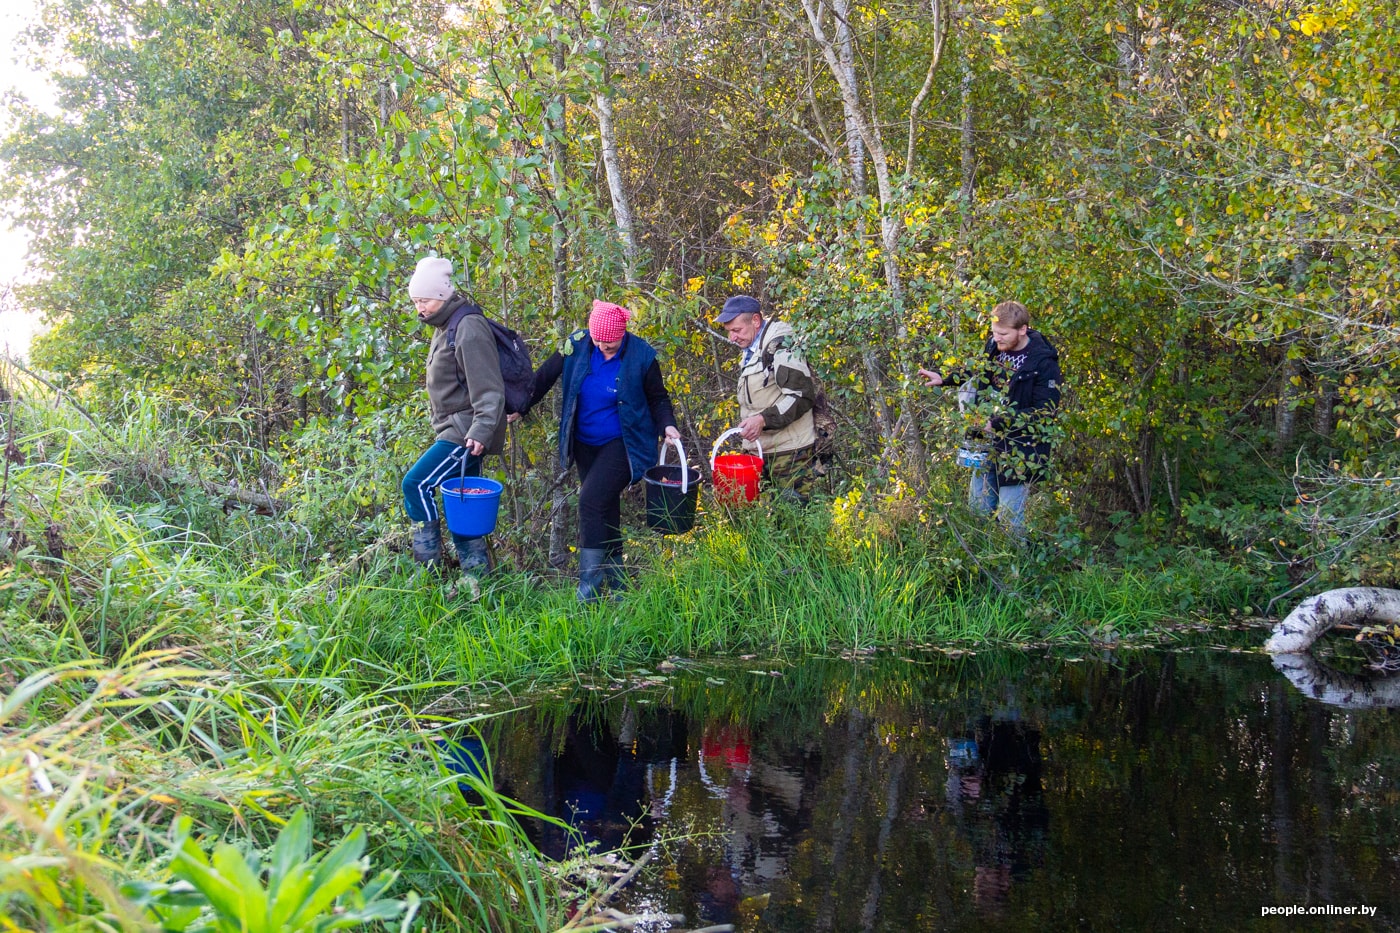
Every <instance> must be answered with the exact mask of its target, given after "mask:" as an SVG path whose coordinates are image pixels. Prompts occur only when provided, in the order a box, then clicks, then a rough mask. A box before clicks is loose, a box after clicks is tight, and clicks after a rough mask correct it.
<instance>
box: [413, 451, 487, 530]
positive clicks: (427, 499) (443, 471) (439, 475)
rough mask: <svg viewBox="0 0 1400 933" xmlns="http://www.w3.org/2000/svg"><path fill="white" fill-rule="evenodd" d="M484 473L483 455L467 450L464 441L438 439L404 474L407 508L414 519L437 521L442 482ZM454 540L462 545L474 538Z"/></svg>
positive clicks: (416, 520)
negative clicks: (482, 471)
mask: <svg viewBox="0 0 1400 933" xmlns="http://www.w3.org/2000/svg"><path fill="white" fill-rule="evenodd" d="M480 475H481V457H480V456H478V455H476V454H472V453H467V448H465V447H463V446H462V445H461V444H454V443H452V442H451V441H436V442H434V444H433V446H431V447H429V448H428V449H427V451H426V452H424V454H423V456H421V457H419V458H418V462H417V463H415V464H414V465H413V466H411V467H409V468H408V472H407V473H405V474H404V477H403V484H402V487H401V488H402V489H403V510H404V511H405V512H407V513H408V517H409V519H411V520H412V521H415V522H435V521H437V520H438V504H437V488H438V486H439V485H441V483H442V481H443V480H445V479H451V478H452V477H454V476H480ZM452 540H453V541H455V542H456V543H457V544H458V545H461V544H462V543H463V542H465V541H470V540H472V539H471V538H463V537H459V536H457V535H453V536H452Z"/></svg>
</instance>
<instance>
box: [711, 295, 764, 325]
mask: <svg viewBox="0 0 1400 933" xmlns="http://www.w3.org/2000/svg"><path fill="white" fill-rule="evenodd" d="M762 310H763V308H762V306H761V305H759V303H758V299H757V298H751V297H749V296H748V295H735V296H734V297H733V298H731V299H729V300H728V301H726V302H725V303H724V308H723V309H721V310H720V312H719V322H720V323H721V324H728V323H729V322H730V321H732V320H734V319H735V318H736V317H738V316H739V315H741V314H759V313H760V312H761V311H762Z"/></svg>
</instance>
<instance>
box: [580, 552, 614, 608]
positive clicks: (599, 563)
mask: <svg viewBox="0 0 1400 933" xmlns="http://www.w3.org/2000/svg"><path fill="white" fill-rule="evenodd" d="M606 559H607V551H604V550H603V549H602V548H600V547H581V548H579V549H578V601H579V602H581V603H591V602H595V601H597V599H598V596H599V595H600V593H599V591H600V590H601V589H602V586H603V561H604V560H606Z"/></svg>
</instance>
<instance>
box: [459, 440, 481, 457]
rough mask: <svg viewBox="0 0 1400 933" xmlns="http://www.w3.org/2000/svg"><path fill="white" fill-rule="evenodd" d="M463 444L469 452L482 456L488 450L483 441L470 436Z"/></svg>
mask: <svg viewBox="0 0 1400 933" xmlns="http://www.w3.org/2000/svg"><path fill="white" fill-rule="evenodd" d="M462 446H463V447H465V448H467V453H469V454H473V455H475V456H477V457H480V456H481V455H482V454H483V453H485V452H486V445H485V444H483V443H481V441H474V440H472V439H471V438H470V437H469V438H467V439H466V440H464V441H462Z"/></svg>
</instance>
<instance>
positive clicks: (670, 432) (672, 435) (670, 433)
mask: <svg viewBox="0 0 1400 933" xmlns="http://www.w3.org/2000/svg"><path fill="white" fill-rule="evenodd" d="M680 438H681V432H680V431H677V430H676V429H675V428H673V427H672V428H667V429H666V440H668V441H678V440H680Z"/></svg>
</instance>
